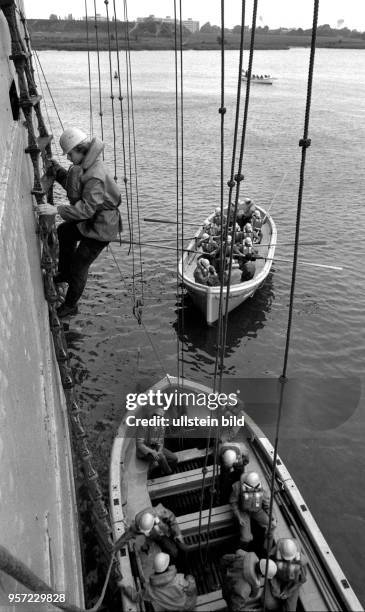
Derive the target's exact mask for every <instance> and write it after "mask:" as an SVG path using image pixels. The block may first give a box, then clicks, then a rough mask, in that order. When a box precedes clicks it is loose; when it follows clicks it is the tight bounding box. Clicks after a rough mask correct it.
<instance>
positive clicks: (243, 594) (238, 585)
mask: <svg viewBox="0 0 365 612" xmlns="http://www.w3.org/2000/svg"><path fill="white" fill-rule="evenodd" d="M266 565H268V568H267V578H268V586H267V589H266V596H265V606H264V605H263V596H264V583H265V573H266ZM221 569H222V595H223V598H224V599H225V601H226V602H227V605H228V609H229V611H230V612H244V611H245V610H251V609H255V610H256V609H257V610H261V609H263V608H264V609H265V610H279V609H280V606H279V605H278V603H277V601H276V600H275V599H274V598H273V597H272V595H271V583H272V579H273V578H274V576H275V574H276V572H277V567H276V564H275V562H274V561H272V560H271V559H261V560H259V558H258V556H257V555H256V553H254V552H245V551H244V550H241V549H238V550H236V552H235V553H234V554H227V555H224V556H223V557H222V560H221Z"/></svg>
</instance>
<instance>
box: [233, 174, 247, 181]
mask: <svg viewBox="0 0 365 612" xmlns="http://www.w3.org/2000/svg"><path fill="white" fill-rule="evenodd" d="M244 178H245V177H244V175H243V174H235V175H234V180H235V181H236V183H240V182H241V181H243V180H244Z"/></svg>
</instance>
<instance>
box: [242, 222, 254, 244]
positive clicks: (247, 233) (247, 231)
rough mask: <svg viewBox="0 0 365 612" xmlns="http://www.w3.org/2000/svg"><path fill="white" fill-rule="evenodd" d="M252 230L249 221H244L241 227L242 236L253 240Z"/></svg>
mask: <svg viewBox="0 0 365 612" xmlns="http://www.w3.org/2000/svg"><path fill="white" fill-rule="evenodd" d="M253 237H254V231H253V227H252V225H251V223H246V224H245V225H244V227H243V238H250V239H251V240H252V241H253Z"/></svg>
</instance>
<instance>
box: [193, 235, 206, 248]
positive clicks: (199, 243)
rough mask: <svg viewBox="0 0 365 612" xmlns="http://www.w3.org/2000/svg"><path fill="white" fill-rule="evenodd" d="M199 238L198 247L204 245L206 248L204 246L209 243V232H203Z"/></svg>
mask: <svg viewBox="0 0 365 612" xmlns="http://www.w3.org/2000/svg"><path fill="white" fill-rule="evenodd" d="M196 240H197V247H198V248H199V247H202V248H203V249H204V246H205V245H206V244H207V242H208V240H209V234H208V233H207V232H203V234H202V235H201V237H200V238H199V239H198V238H197V239H196Z"/></svg>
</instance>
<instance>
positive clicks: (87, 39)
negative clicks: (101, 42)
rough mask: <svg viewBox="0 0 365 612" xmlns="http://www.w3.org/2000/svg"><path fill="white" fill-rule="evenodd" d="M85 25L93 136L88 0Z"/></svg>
mask: <svg viewBox="0 0 365 612" xmlns="http://www.w3.org/2000/svg"><path fill="white" fill-rule="evenodd" d="M85 25H86V45H87V71H88V77H89V117H90V126H89V132H90V136H91V137H92V136H93V134H94V116H93V102H92V89H91V62H90V38H89V16H88V12H87V0H85Z"/></svg>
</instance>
